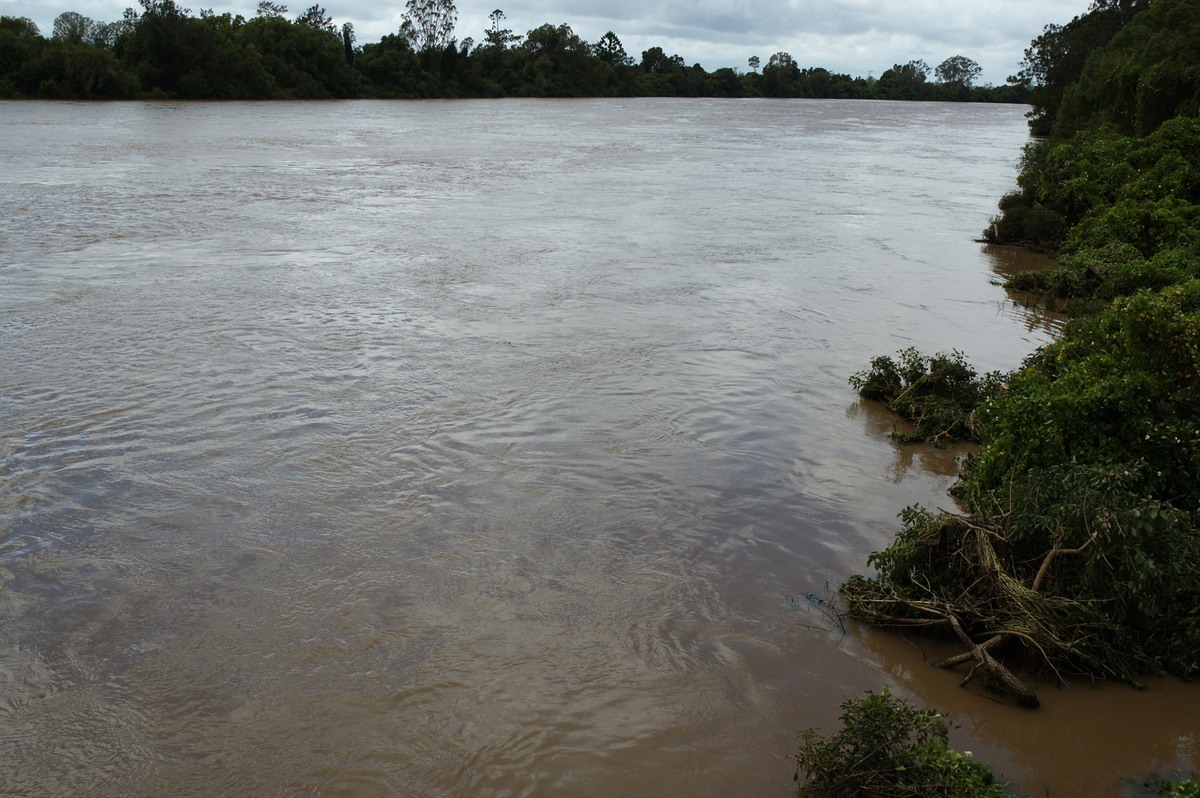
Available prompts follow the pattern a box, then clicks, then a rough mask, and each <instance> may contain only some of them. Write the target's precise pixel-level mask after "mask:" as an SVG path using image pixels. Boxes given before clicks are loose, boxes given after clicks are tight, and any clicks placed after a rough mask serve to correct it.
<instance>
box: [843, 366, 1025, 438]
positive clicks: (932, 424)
mask: <svg viewBox="0 0 1200 798" xmlns="http://www.w3.org/2000/svg"><path fill="white" fill-rule="evenodd" d="M897 357H898V360H896V359H892V358H891V357H888V356H886V355H884V356H881V357H877V358H875V359H874V360H872V361H871V367H870V368H869V369H867V370H866V371H860V372H858V373H857V374H854V375H853V376H851V377H850V384H851V385H852V386H853V387H854V389H855V390H857V391H858V392H859V395H861V396H862V397H863V398H864V399H875V400H878V401H880V402H883V403H884V404H885V405H886V406H887V408H888V409H889V410H891V411H892V412H893V413H896V414H897V415H900V416H903V417H904V418H906V419H908V420H909V421H911V422H912V424H913V429H912V431H911V432H909V433H906V434H900V433H896V434H895V436H894V437H895V438H896V439H897V440H898V441H900V442H903V443H913V442H915V441H927V442H931V443H938V442H949V441H959V440H970V441H977V440H978V432H977V429H976V424H975V416H974V411H975V408H976V407H978V406H979V404H980V402H982V401H983V400H984V399H985V398H987V397H988V396H991V395H992V394H993V393H995V392H996V391H998V390H1002V389H1003V384H1002V382H1001V375H1000V374H998V373H991V374H986V375H984V376H983V377H980V376H978V374H977V373H976V371H975V369H974V368H972V367H971V366H970V365H969V364H968V363H967V362H966V360H964V359H963V355H962V353H961V352H951V353H950V354H945V353H941V352H939V353H938V354H936V355H933V356H932V357H923V356H922V355H921V354H920V353H919V352H918V351H917V350H916V349H912V348H909V349H905V350H903V351H901V352H899V353H898V355H897Z"/></svg>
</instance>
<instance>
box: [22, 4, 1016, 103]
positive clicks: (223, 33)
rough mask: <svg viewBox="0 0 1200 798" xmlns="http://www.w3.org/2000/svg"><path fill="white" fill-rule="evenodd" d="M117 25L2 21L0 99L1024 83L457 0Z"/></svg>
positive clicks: (902, 88)
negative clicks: (512, 26) (400, 16)
mask: <svg viewBox="0 0 1200 798" xmlns="http://www.w3.org/2000/svg"><path fill="white" fill-rule="evenodd" d="M139 2H140V4H141V10H140V11H135V10H133V9H128V10H127V11H126V14H125V17H124V18H123V19H122V20H121V21H120V22H117V23H98V22H95V21H93V20H91V19H88V18H87V17H85V16H83V15H81V14H79V13H77V12H66V13H64V14H62V15H61V16H60V17H59V18H58V19H57V20H56V21H55V24H54V31H53V33H52V35H51V36H50V37H49V38H45V37H43V36H42V35H41V34H40V32H39V31H38V30H37V27H36V26H35V25H34V24H33V23H32V22H30V21H29V20H28V19H25V18H18V17H0V98H75V99H114V98H156V97H163V98H177V99H320V98H348V97H371V98H434V97H447V98H455V97H510V96H519V97H611V96H681V97H825V98H829V97H833V98H862V99H914V100H956V101H961V100H970V101H979V102H1022V101H1024V99H1025V96H1026V90H1025V88H1024V87H1023V86H1021V85H1006V86H1002V87H997V88H993V87H990V86H989V87H978V86H973V85H972V83H973V81H974V80H975V79H976V78H977V77H978V75H979V67H978V65H977V64H976V63H975V62H974V61H972V60H971V59H969V58H966V57H965V56H961V55H957V56H952V57H951V58H949V59H947V60H946V61H945V62H944V63H943V64H942V65H941V66H939V67H938V71H937V76H938V78H939V80H938V81H937V82H934V81H929V80H927V79H926V78H927V74H928V72H929V67H928V66H925V65H924V63H923V62H919V61H914V62H910V63H909V64H906V65H903V66H901V65H896V66H894V67H892V68H891V69H889V70H886V71H885V72H884V73H883V76H882V77H880V78H879V80H874V79H869V78H867V79H864V78H856V77H851V76H849V75H843V74H834V73H831V72H829V71H828V70H825V69H821V68H819V67H816V68H807V69H802V68H800V66H799V65H797V64H796V61H795V59H793V58H792V56H791V55H789V54H787V53H776V54H774V55H772V56H771V57H770V59H769V60H768V62H767V64H766V66H765V67H763V69H762V73H761V74H759V71H758V67H759V65H760V64H761V59H759V58H758V57H757V56H753V57H751V58H750V59H749V60H748V62H747V63H748V64H749V66H750V67H751V71H750V72H747V73H743V72H739V71H736V70H734V69H730V68H723V69H718V70H716V71H714V72H711V73H710V72H706V71H705V70H704V69H703V68H702V67H701V66H700V65H699V64H693V65H691V66H688V65H687V64H686V63H685V61H684V59H683V58H682V57H681V56H679V55H668V54H667V53H666V52H664V51H663V49H662V48H661V47H651V48H650V49H648V50H646V51H644V52H643V53H642V54H641V60H640V61H639V60H636V59H635V58H633V57H631V56H629V55H628V54H627V53H626V52H625V49H624V47H623V46H622V44H621V41H620V39H619V38H618V37H617V35H616V34H615V33H613V32H611V31H609V32H608V33H606V34H604V36H602V37H601V38H600V40H599V41H598V42H596V43H594V44H590V43H588V42H585V41H584V40H583V39H581V38H580V37H579V36H578V35H576V34H575V32H574V31H573V30H571V28H570V26H568V25H557V26H556V25H542V26H540V27H537V28H534V29H533V30H530V31H529V32H528V33H526V34H525V35H524V36H520V35H518V34H514V33H513V32H512V31H511V30H509V29H507V28H503V27H501V25H502V23H503V20H504V13H503V12H502V11H500V10H499V9H497V10H496V11H495V12H493V13H492V15H491V21H492V25H491V27H490V28H488V29H487V30H485V31H483V38H482V40H481V41H480V42H479V43H478V44H476V43H475V42H474V41H473V40H472V39H470V38H468V39H464V40H463V41H461V42H458V41H456V40H454V39H453V38H452V36H451V34H452V32H453V29H454V23H455V20H456V19H457V11H456V9H455V8H454V4H453V2H452V0H409V2H408V4H407V12H406V14H405V18H404V22H403V24H402V25H401V28H400V30H399V31H397V32H396V33H394V34H390V35H387V36H384V37H383V38H382V39H381V40H380V41H378V42H374V43H368V44H363V45H358V44H357V43H356V42H355V40H354V27H353V25H352V24H351V23H349V22H346V23H344V24H343V25H342V26H341V27H340V28H338V27H337V26H336V25H335V24H334V23H333V20H332V19H330V17H329V15H328V14H327V13H326V11H325V9H323V8H322V7H321V6H319V5H314V6H311V7H310V8H308V9H306V10H305V11H304V12H302V13H301V14H299V15H298V16H296V17H295V19H287V18H286V16H285V15H286V13H287V8H286V6H283V5H280V4H277V3H272V2H266V0H264V2H261V3H259V9H258V14H257V15H256V16H255V17H254V18H252V19H249V20H247V19H245V18H244V17H242V16H240V15H239V16H233V15H230V14H220V15H217V14H214V13H212V12H211V11H201V13H200V16H199V17H194V16H192V15H191V12H190V11H189V10H188V9H185V8H182V7H180V6H179V5H177V4H176V3H175V2H174V0H139Z"/></svg>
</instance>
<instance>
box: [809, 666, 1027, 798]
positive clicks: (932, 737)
mask: <svg viewBox="0 0 1200 798" xmlns="http://www.w3.org/2000/svg"><path fill="white" fill-rule="evenodd" d="M842 723H843V728H842V730H841V731H840V732H836V733H835V734H832V735H830V736H829V737H824V738H823V737H821V736H819V735H818V734H817V733H816V732H815V731H813V730H811V729H809V730H808V731H804V732H801V734H800V737H801V741H802V744H801V746H800V750H799V752H798V753H797V754H796V763H797V767H796V779H797V781H800V782H801V788H800V789H801V793H802V794H803V795H806V796H809V798H826V797H827V796H828V797H829V798H832V797H833V796H869V797H870V798H909V796H946V797H947V798H993V796H995V797H997V798H998V796H1003V795H1006V794H1007V793H1005V792H1004V790H1003V788H1002V785H999V784H997V782H996V776H995V774H994V773H992V771H991V770H990V769H989V768H988V767H987V766H986V765H982V764H980V763H979V762H976V761H975V760H973V759H972V758H971V756H970V754H960V753H959V752H957V751H955V750H953V749H952V748H950V747H949V745H948V741H949V731H950V727H949V725H948V724H947V721H946V719H945V718H944V717H943V716H942V715H941V714H940V713H938V712H934V711H932V710H922V709H915V708H913V707H912V706H910V705H909V704H907V703H906V702H904V701H901V700H900V699H898V698H895V697H894V696H892V695H891V694H889V693H888V691H887V690H886V689H884V690H882V691H881V692H879V693H878V694H875V693H868V694H867V695H866V696H865V697H864V698H862V699H859V700H857V701H847V702H845V703H844V704H842ZM801 772H803V773H804V774H805V776H804V778H803V780H802V779H801V775H800V774H801Z"/></svg>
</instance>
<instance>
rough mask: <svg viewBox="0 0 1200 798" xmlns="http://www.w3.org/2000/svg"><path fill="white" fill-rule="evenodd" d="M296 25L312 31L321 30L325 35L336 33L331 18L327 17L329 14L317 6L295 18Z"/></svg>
mask: <svg viewBox="0 0 1200 798" xmlns="http://www.w3.org/2000/svg"><path fill="white" fill-rule="evenodd" d="M296 24H297V25H303V26H304V27H306V28H312V29H314V30H323V31H325V32H327V33H334V32H335V31H337V26H336V25H334V24H333V18H332V17H330V16H329V12H327V11H326V10H325V9H324V8H322V7H321V6H319V5H313V6H309V7H308V8H306V9H305V10H304V11H303V12H302V13H301V14H300V15H299V16H298V17H296Z"/></svg>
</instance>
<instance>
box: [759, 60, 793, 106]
mask: <svg viewBox="0 0 1200 798" xmlns="http://www.w3.org/2000/svg"><path fill="white" fill-rule="evenodd" d="M762 77H763V79H762V91H763V94H765V95H766V96H768V97H798V96H800V86H799V84H800V66H799V65H798V64H797V63H796V59H795V58H792V56H791V54H790V53H775V54H774V55H772V56H771V57H770V58H769V59H767V65H766V66H765V67H763V72H762Z"/></svg>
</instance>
